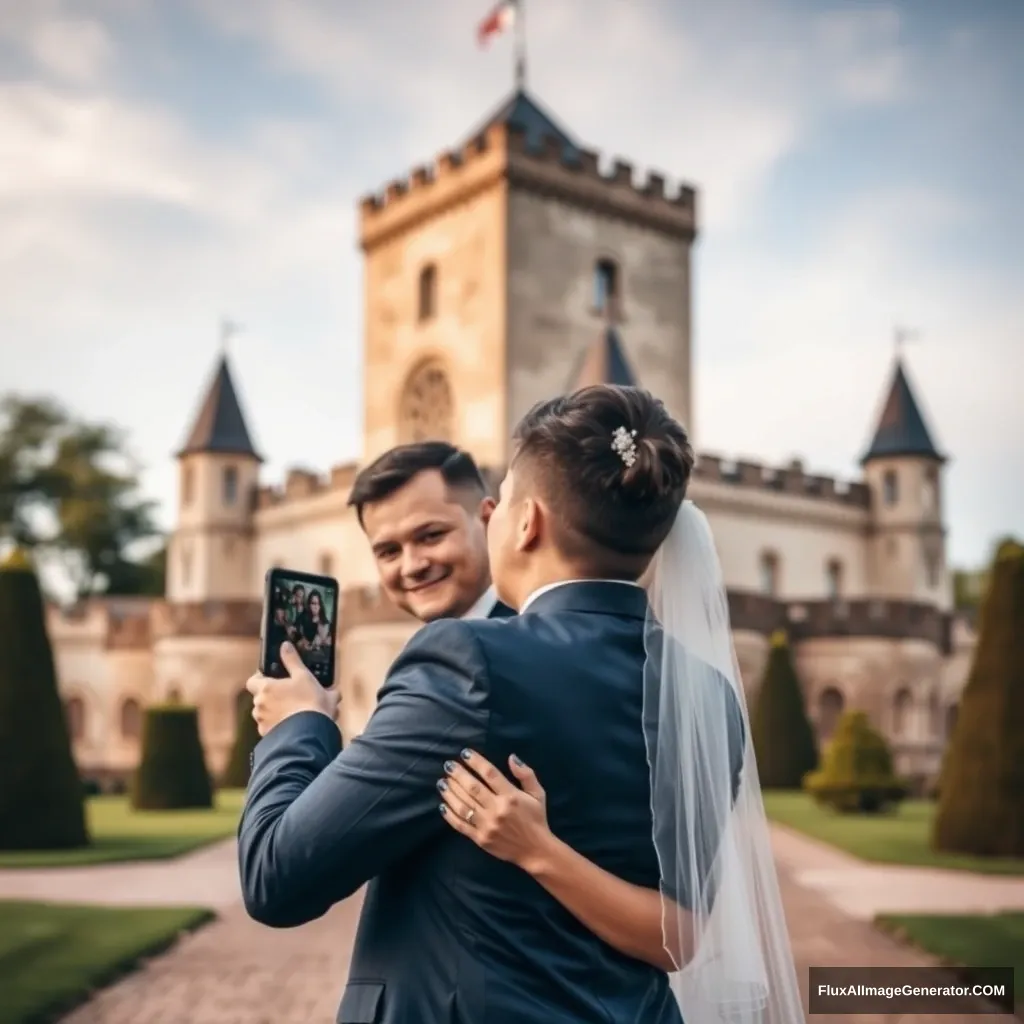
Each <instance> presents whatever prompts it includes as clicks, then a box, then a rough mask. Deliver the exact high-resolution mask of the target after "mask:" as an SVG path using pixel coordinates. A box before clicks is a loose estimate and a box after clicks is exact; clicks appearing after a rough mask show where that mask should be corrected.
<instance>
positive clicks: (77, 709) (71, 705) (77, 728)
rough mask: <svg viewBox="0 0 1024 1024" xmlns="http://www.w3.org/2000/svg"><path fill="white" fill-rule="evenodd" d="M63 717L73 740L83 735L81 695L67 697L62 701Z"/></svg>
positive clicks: (83, 719)
mask: <svg viewBox="0 0 1024 1024" xmlns="http://www.w3.org/2000/svg"><path fill="white" fill-rule="evenodd" d="M64 719H65V721H66V722H67V724H68V734H69V735H70V736H71V739H72V740H73V741H77V740H80V739H82V737H83V736H85V701H84V700H82V698H81V697H69V698H68V699H67V700H66V701H65V702H64Z"/></svg>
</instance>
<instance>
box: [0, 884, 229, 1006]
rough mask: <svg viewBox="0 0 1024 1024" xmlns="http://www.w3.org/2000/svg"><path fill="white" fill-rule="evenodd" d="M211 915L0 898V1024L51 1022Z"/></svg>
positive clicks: (184, 910)
mask: <svg viewBox="0 0 1024 1024" xmlns="http://www.w3.org/2000/svg"><path fill="white" fill-rule="evenodd" d="M213 916H214V915H213V914H212V913H211V912H210V911H208V910H199V909H195V908H190V907H175V908H165V907H160V908H152V909H151V908H147V909H128V910H126V909H120V908H116V909H115V908H112V907H81V906H67V905H61V904H55V903H16V902H7V901H0V1024H36V1022H42V1021H46V1020H50V1019H52V1018H53V1016H54V1015H56V1014H58V1013H60V1012H61V1011H64V1010H67V1009H69V1008H70V1007H72V1006H74V1005H76V1004H77V1003H80V1002H82V1001H83V1000H84V999H85V998H86V997H87V996H88V995H89V993H90V992H92V991H93V990H94V989H96V988H99V987H100V986H102V985H105V984H108V983H110V982H111V981H113V980H114V979H115V978H116V977H118V976H119V975H120V974H122V973H124V972H126V971H128V970H130V969H131V968H132V967H133V966H134V965H135V964H136V963H137V962H138V961H139V960H140V959H141V958H143V957H146V956H150V955H152V954H155V953H158V952H160V951H161V950H163V949H166V948H167V947H168V946H169V945H170V944H171V943H172V942H174V940H175V938H177V936H178V935H180V934H181V933H182V932H183V931H187V930H191V929H193V928H197V927H199V926H200V925H201V924H203V923H204V922H206V921H209V920H210V919H211V918H212V917H213Z"/></svg>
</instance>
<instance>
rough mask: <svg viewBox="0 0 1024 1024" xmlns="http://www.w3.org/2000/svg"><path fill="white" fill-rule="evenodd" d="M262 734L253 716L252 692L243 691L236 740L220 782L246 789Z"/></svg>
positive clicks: (239, 701) (227, 785) (227, 786)
mask: <svg viewBox="0 0 1024 1024" xmlns="http://www.w3.org/2000/svg"><path fill="white" fill-rule="evenodd" d="M259 740H260V734H259V730H258V729H257V728H256V720H255V719H254V718H253V717H252V694H251V693H249V692H248V691H247V690H246V691H243V692H242V694H241V696H240V697H239V700H238V723H237V725H236V726H235V742H234V745H233V746H232V748H231V756H230V757H229V758H228V764H227V767H226V768H225V769H224V775H223V776H222V777H221V781H220V784H221V785H222V786H224V787H225V788H229V789H244V788H245V787H246V786H247V785H249V771H250V763H251V756H252V752H253V749H254V748H255V746H256V744H257V743H259Z"/></svg>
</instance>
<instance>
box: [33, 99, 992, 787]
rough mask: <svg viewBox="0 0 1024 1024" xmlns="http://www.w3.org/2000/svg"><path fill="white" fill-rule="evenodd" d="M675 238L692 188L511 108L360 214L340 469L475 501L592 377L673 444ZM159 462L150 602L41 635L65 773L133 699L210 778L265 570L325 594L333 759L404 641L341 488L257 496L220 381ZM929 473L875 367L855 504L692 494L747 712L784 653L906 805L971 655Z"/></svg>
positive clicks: (839, 496)
mask: <svg viewBox="0 0 1024 1024" xmlns="http://www.w3.org/2000/svg"><path fill="white" fill-rule="evenodd" d="M697 226H698V225H697V197H696V193H695V191H694V190H693V189H692V188H689V187H685V186H683V187H680V188H678V189H676V190H674V191H669V190H668V189H667V188H666V183H665V179H664V178H663V177H662V176H660V175H658V174H648V175H647V176H646V177H645V178H644V179H643V181H642V183H639V184H638V183H637V181H636V177H635V172H634V169H633V167H632V166H630V165H629V164H627V163H624V162H622V161H616V162H615V163H614V164H613V165H612V167H611V169H610V170H609V171H604V170H602V169H600V168H599V166H598V155H597V154H596V153H595V152H593V151H591V150H588V149H586V148H584V147H583V146H582V145H581V144H580V143H579V142H577V141H576V140H575V139H573V138H572V136H570V135H569V134H568V133H567V132H566V131H565V130H564V129H563V128H562V127H560V126H559V125H557V124H556V123H555V122H554V120H553V119H552V118H551V117H550V116H549V115H548V114H547V113H545V112H544V110H543V109H542V108H541V107H540V106H539V105H538V104H537V103H536V101H535V100H534V99H532V98H531V97H530V96H529V95H528V94H527V93H525V92H524V91H517V92H516V93H515V94H514V95H513V96H512V97H511V98H510V99H509V100H508V102H506V103H505V104H503V105H502V107H501V108H500V109H499V110H497V111H496V112H495V113H494V114H493V115H492V116H491V117H490V118H488V119H487V120H486V121H485V122H484V123H483V124H482V125H481V127H480V128H479V129H477V130H476V131H474V132H473V133H472V134H471V135H470V137H469V139H468V140H467V141H466V142H465V143H464V144H463V145H461V146H460V147H458V148H456V149H453V150H449V151H446V152H444V153H442V154H441V156H440V157H439V158H438V159H437V161H436V162H435V163H434V164H433V165H431V166H429V167H427V166H424V167H420V168H417V169H415V170H414V171H413V172H412V173H411V175H410V176H409V177H408V178H405V179H402V180H396V181H393V182H392V183H391V184H389V185H388V186H387V188H386V189H385V191H384V193H383V195H374V196H369V197H367V198H365V199H364V200H363V201H362V203H361V208H360V242H361V246H362V251H363V253H364V258H365V295H364V324H365V337H364V349H365V352H364V367H365V370H364V374H365V376H364V393H365V402H364V408H365V422H364V430H363V438H364V448H363V453H362V459H361V460H360V463H363V464H365V462H367V461H368V460H370V459H372V458H374V457H376V456H377V455H379V454H380V453H381V452H383V451H384V450H386V449H387V448H389V447H391V446H392V445H395V444H398V443H403V442H408V441H413V440H419V439H426V438H443V439H446V440H450V441H452V442H453V443H455V444H458V445H461V446H463V447H465V448H466V449H468V450H469V451H471V452H472V453H473V454H474V456H475V457H476V458H477V459H478V461H479V462H480V464H481V465H482V466H485V467H487V468H488V470H489V471H490V473H491V475H492V477H496V476H497V475H500V473H501V468H502V466H503V465H504V464H505V463H506V461H507V459H508V444H509V437H510V434H511V431H512V427H513V426H514V424H515V422H516V421H517V420H518V418H519V417H520V416H521V415H522V414H523V413H524V412H526V411H527V410H528V409H529V408H530V406H531V405H533V404H534V403H535V402H536V401H538V400H540V399H543V398H547V397H550V396H552V395H554V394H558V393H561V392H564V391H566V390H568V389H571V388H574V387H577V386H581V385H584V384H590V383H595V382H600V381H607V382H615V383H623V384H628V383H634V382H635V383H639V384H642V385H644V386H647V387H649V388H651V390H653V391H655V392H656V393H657V394H658V395H659V396H660V397H661V398H662V399H663V400H664V401H665V403H666V405H667V406H668V408H669V409H670V411H671V412H672V413H673V414H674V415H675V416H677V417H678V418H679V419H680V420H681V421H682V422H684V423H689V422H690V420H691V418H692V413H693V402H694V396H693V383H694V382H693V372H692V360H691V284H690V282H691V251H692V246H693V243H694V240H695V239H696V237H697ZM696 441H697V445H698V448H699V447H700V438H699V437H698V438H697V439H696ZM177 461H178V467H179V470H178V471H179V492H178V508H177V517H176V525H175V528H174V531H173V534H172V536H171V538H170V542H169V549H168V576H167V590H166V596H165V598H163V599H160V600H155V599H113V598H109V599H105V598H96V599H93V600H90V601H88V602H86V603H85V604H83V605H81V606H79V607H76V608H73V609H65V610H61V609H56V608H54V609H51V612H50V621H49V626H50V632H51V637H52V639H53V641H54V647H55V652H56V657H57V664H58V671H59V677H60V682H61V687H62V690H63V694H64V699H65V706H66V708H67V712H68V718H69V722H70V725H71V730H72V733H73V736H74V744H75V753H76V757H77V758H78V761H79V764H80V765H81V767H82V769H83V772H84V773H85V774H86V775H88V776H90V777H92V778H95V779H96V780H97V781H99V782H107V781H109V782H111V783H116V782H117V781H118V780H123V778H124V777H125V776H126V774H127V773H128V772H130V770H131V769H132V768H133V767H134V765H135V763H136V759H137V757H138V743H139V732H140V717H141V710H142V708H143V707H144V706H145V705H146V704H147V703H149V702H153V701H166V700H182V701H186V702H189V703H195V704H196V705H197V706H198V707H199V709H200V722H201V729H202V734H203V740H204V743H205V745H206V749H207V752H208V757H209V761H210V765H211V768H212V769H213V770H214V771H218V770H219V769H220V768H221V767H222V766H223V764H224V762H225V759H226V757H227V753H228V751H229V748H230V745H231V742H232V739H233V735H234V729H235V721H236V709H237V702H238V700H239V698H240V696H241V693H242V691H243V685H244V682H245V680H246V678H247V677H248V676H249V675H250V673H251V672H252V671H253V669H254V667H255V665H256V660H257V649H258V640H257V637H258V633H259V618H260V600H261V597H262V583H263V578H264V574H265V572H266V571H267V570H268V569H269V568H271V567H272V566H281V567H289V568H295V569H300V570H306V571H313V572H322V573H327V574H331V575H334V576H336V577H337V578H338V579H339V581H340V583H341V586H342V601H341V610H340V615H339V623H340V625H339V649H338V658H337V665H338V682H339V685H340V687H341V690H342V694H343V702H342V705H341V710H340V712H339V715H340V719H339V720H340V724H341V726H342V729H343V731H344V733H345V734H346V736H347V737H351V736H353V735H355V734H357V733H358V732H359V731H360V730H361V729H362V728H363V726H364V724H365V722H366V720H367V718H368V717H369V715H370V713H371V711H372V709H373V706H374V701H375V696H376V691H377V688H378V687H379V685H380V683H381V682H382V680H383V678H384V675H385V673H386V671H387V668H388V666H389V665H390V663H391V661H392V659H393V658H394V657H395V655H396V654H397V652H398V651H399V650H400V648H401V647H402V645H403V644H404V643H405V642H406V640H407V639H408V638H409V636H410V635H411V634H412V632H413V631H414V630H415V629H416V623H415V622H413V621H412V620H411V619H410V618H408V617H407V616H406V615H405V614H404V613H401V612H399V611H397V610H395V609H394V608H392V607H391V606H390V605H389V604H387V602H386V601H384V600H383V599H382V598H381V596H380V594H379V591H378V588H377V586H376V572H375V568H374V565H373V561H372V558H371V556H370V552H369V550H368V548H367V545H366V543H365V540H364V538H363V535H362V532H361V530H360V527H359V524H358V522H357V521H356V519H355V516H354V514H353V513H352V512H351V510H349V509H348V508H347V507H346V499H347V497H348V493H349V489H350V487H351V483H352V480H353V478H354V476H355V473H356V471H357V468H358V466H357V464H356V463H352V464H345V465H338V466H335V467H334V468H333V469H331V470H330V471H329V472H328V473H326V474H325V475H322V476H321V475H318V474H312V473H309V472H307V471H302V470H294V471H292V472H290V473H288V475H287V478H286V480H285V481H284V482H283V485H280V486H273V485H269V484H268V483H267V482H266V481H263V480H261V478H260V466H261V459H260V456H259V454H258V453H257V452H256V451H255V449H254V447H253V444H252V441H251V438H250V434H249V430H248V428H247V426H246V418H245V416H244V415H243V412H242V406H241V403H240V401H239V397H238V392H237V390H236V385H235V381H234V379H233V377H232V373H231V368H230V366H229V364H228V360H227V358H226V357H222V358H221V360H220V362H219V365H218V366H217V368H216V372H215V374H214V377H213V380H212V381H211V383H210V385H209V387H208V390H207V392H206V394H205V396H204V399H203V401H202V403H201V405H200V407H199V411H198V413H197V415H196V418H195V421H194V425H193V427H192V430H191V432H190V433H189V434H188V436H187V441H186V443H185V444H184V446H183V447H182V448H181V450H180V451H179V452H178V454H177ZM944 465H945V459H944V456H943V455H942V454H941V453H940V452H939V451H938V449H937V448H936V446H935V444H934V443H933V441H932V438H931V435H930V433H929V430H928V428H927V426H926V424H925V421H924V418H923V416H922V414H921V411H920V407H919V405H918V402H917V400H916V399H915V396H914V393H913V390H912V388H911V385H910V381H909V379H908V376H907V372H906V368H905V366H904V365H903V363H902V362H901V361H900V360H899V359H897V361H896V363H895V365H894V368H893V376H892V380H891V382H890V385H889V389H888V393H887V398H886V401H885V404H884V407H883V411H882V414H881V417H880V419H879V422H878V425H877V429H876V431H875V434H874V439H873V441H872V442H871V444H870V446H869V447H868V450H867V451H866V452H865V453H864V456H863V459H862V467H863V469H862V475H861V478H860V479H859V480H856V481H850V482H843V481H839V480H836V479H834V478H832V477H828V476H820V475H814V474H810V473H808V472H806V471H805V469H804V468H803V466H802V465H801V464H800V463H799V462H793V463H791V464H789V465H786V466H783V467H779V468H769V467H766V466H763V465H759V464H755V463H751V462H737V463H734V462H729V461H727V460H725V459H723V458H721V457H719V456H716V455H714V454H710V453H704V452H702V453H701V454H700V457H699V462H698V466H697V469H696V473H695V478H694V481H693V484H692V489H691V496H692V497H693V499H694V500H695V501H696V503H697V504H698V505H699V506H700V507H701V508H702V509H703V510H704V511H705V512H706V514H707V515H708V517H709V519H710V521H711V525H712V527H713V529H714V531H715V536H716V538H717V542H718V546H719V551H720V555H721V559H722V564H723V570H724V573H725V578H726V583H727V585H728V588H729V592H730V604H731V610H732V616H733V626H734V631H735V641H736V648H737V653H738V657H739V661H740V665H741V668H742V670H743V676H744V680H745V685H746V686H747V689H748V693H749V694H752V693H753V691H754V690H755V689H756V686H757V684H758V681H759V679H760V675H761V672H762V670H763V666H764V663H765V660H766V657H767V651H768V646H769V642H770V636H771V634H772V633H773V632H774V631H776V630H778V629H784V630H786V631H787V633H788V634H789V636H790V638H791V640H792V643H793V646H794V651H795V657H796V662H797V669H798V672H799V675H800V678H801V680H802V684H803V686H804V688H805V693H806V699H807V703H808V708H809V711H810V714H811V717H812V720H813V721H814V722H815V725H816V728H817V729H818V731H819V733H820V735H821V736H822V737H827V736H828V735H829V733H830V731H831V730H832V728H833V727H834V725H835V721H836V718H837V716H838V715H839V713H840V712H841V711H842V710H843V709H844V708H847V707H858V708H861V709H864V710H866V711H867V712H869V714H870V715H871V717H872V719H873V720H874V721H875V723H876V724H877V726H878V727H879V728H880V729H882V731H883V732H884V733H885V734H886V735H887V736H888V737H889V738H890V740H891V742H892V743H893V746H894V751H895V755H896V761H897V769H898V770H899V771H901V772H903V773H905V774H908V775H911V776H914V777H917V778H919V779H921V780H922V781H926V780H929V779H933V778H934V776H935V774H936V772H937V770H938V766H939V761H940V757H941V752H942V749H943V745H944V743H945V740H946V737H947V735H948V730H949V726H950V722H951V716H952V715H954V714H955V708H956V703H957V700H958V696H959V692H960V690H961V688H962V686H963V683H964V680H965V679H966V675H967V668H968V664H969V660H970V657H971V651H972V647H973V642H974V641H973V636H972V634H971V632H970V629H969V627H968V626H967V625H966V623H963V622H960V621H958V620H956V619H955V617H954V615H953V607H952V590H951V579H950V573H949V570H948V567H947V565H946V559H945V526H944V520H943V511H944V505H943V468H944Z"/></svg>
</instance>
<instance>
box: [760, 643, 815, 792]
mask: <svg viewBox="0 0 1024 1024" xmlns="http://www.w3.org/2000/svg"><path fill="white" fill-rule="evenodd" d="M750 729H751V735H752V739H753V741H754V754H755V755H756V757H757V773H758V777H759V778H760V780H761V786H762V788H763V789H799V788H800V785H801V783H802V782H803V777H804V776H805V775H806V774H807V773H808V772H810V771H813V770H814V769H815V768H817V766H818V745H817V743H816V742H815V739H814V729H813V728H812V726H811V723H810V721H809V720H808V718H807V708H806V706H805V704H804V695H803V690H801V688H800V680H799V679H797V675H796V669H795V668H794V666H793V657H792V654H791V653H790V649H789V643H788V641H787V639H786V634H785V633H783V632H781V631H780V632H777V633H775V634H774V635H773V636H772V646H771V651H770V653H769V655H768V663H767V665H765V670H764V677H763V679H762V681H761V689H760V690H759V692H758V694H757V701H756V704H755V706H754V715H753V721H752V722H751V723H750Z"/></svg>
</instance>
